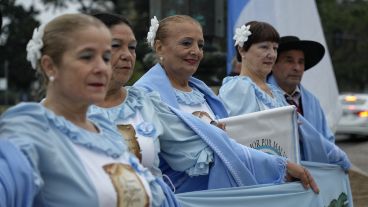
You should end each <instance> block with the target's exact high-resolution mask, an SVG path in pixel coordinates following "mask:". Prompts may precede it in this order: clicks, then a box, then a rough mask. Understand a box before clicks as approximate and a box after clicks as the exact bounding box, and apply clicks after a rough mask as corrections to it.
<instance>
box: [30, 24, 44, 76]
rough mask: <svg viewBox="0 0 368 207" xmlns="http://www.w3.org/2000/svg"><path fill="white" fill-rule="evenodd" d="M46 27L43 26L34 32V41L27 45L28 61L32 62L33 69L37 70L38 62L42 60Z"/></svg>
mask: <svg viewBox="0 0 368 207" xmlns="http://www.w3.org/2000/svg"><path fill="white" fill-rule="evenodd" d="M44 29H45V25H41V26H40V27H38V28H35V29H34V30H33V36H32V39H31V40H29V42H28V44H27V60H28V61H29V62H31V64H32V68H33V69H35V70H36V68H37V61H38V60H39V59H40V58H41V49H42V47H43V41H42V38H43V34H44Z"/></svg>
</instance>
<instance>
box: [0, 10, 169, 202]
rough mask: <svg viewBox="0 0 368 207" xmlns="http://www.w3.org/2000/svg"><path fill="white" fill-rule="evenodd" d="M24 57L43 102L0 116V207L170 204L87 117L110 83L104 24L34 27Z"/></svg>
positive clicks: (110, 128)
mask: <svg viewBox="0 0 368 207" xmlns="http://www.w3.org/2000/svg"><path fill="white" fill-rule="evenodd" d="M27 52H28V54H27V59H28V60H29V61H30V62H31V64H32V67H33V68H34V69H36V70H37V72H38V73H40V75H41V76H42V78H43V80H44V81H45V86H46V97H45V99H44V100H43V101H42V102H41V103H21V104H18V105H17V106H14V107H12V108H10V109H9V110H7V111H6V112H5V113H4V114H3V115H2V117H1V121H0V137H1V139H3V140H4V141H3V140H2V141H1V142H0V150H1V152H0V166H1V172H0V181H1V182H0V198H1V199H0V206H7V207H12V206H23V207H24V206H91V207H93V206H96V207H97V206H134V207H135V206H142V207H146V206H173V205H171V203H172V201H171V199H172V198H171V197H170V196H169V197H168V196H166V195H170V193H171V191H170V189H168V188H167V187H165V186H166V185H165V184H164V183H163V182H162V181H161V180H158V179H156V177H154V176H153V175H152V174H151V173H150V171H149V170H148V169H146V168H144V167H143V166H142V165H141V164H140V163H139V161H138V159H137V158H136V157H135V156H133V155H132V154H131V153H129V150H128V148H127V146H126V145H125V142H124V141H123V139H124V138H123V137H122V136H121V134H120V133H119V132H118V131H117V129H116V127H115V126H114V125H112V124H111V122H110V121H108V120H107V119H105V118H103V117H101V116H97V115H94V116H90V117H87V110H88V107H89V106H90V105H91V104H94V103H98V102H101V101H103V100H104V98H105V95H106V92H107V88H108V83H109V81H110V78H111V68H110V58H111V34H110V31H109V30H108V29H107V28H106V26H105V25H104V24H103V23H102V22H100V21H99V20H98V19H96V18H94V17H91V16H88V15H83V14H66V15H62V16H59V17H57V18H55V19H53V20H52V21H50V22H49V23H48V24H47V25H45V26H41V27H40V28H38V30H37V29H36V30H35V32H34V34H33V37H32V39H31V40H30V42H29V44H28V45H27ZM5 140H6V141H5ZM4 146H7V150H8V151H6V150H2V147H4ZM20 152H21V153H22V154H20ZM10 153H11V154H14V155H15V157H14V158H12V159H14V161H12V162H9V159H10V158H9V154H10ZM167 193H168V194H167Z"/></svg>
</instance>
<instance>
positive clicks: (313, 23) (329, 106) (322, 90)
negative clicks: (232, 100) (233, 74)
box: [227, 0, 342, 131]
mask: <svg viewBox="0 0 368 207" xmlns="http://www.w3.org/2000/svg"><path fill="white" fill-rule="evenodd" d="M227 2H228V5H227V6H228V22H227V72H228V73H230V71H231V60H232V58H233V57H234V55H235V48H234V40H233V36H234V31H235V29H236V28H237V27H240V26H241V25H243V24H245V23H247V22H249V21H251V20H257V21H264V22H267V23H269V24H271V25H272V26H274V27H275V28H276V30H277V31H278V32H279V33H280V36H286V35H294V36H297V37H299V38H300V39H302V40H313V41H317V42H320V43H321V44H322V45H324V46H325V48H326V54H325V56H324V57H323V59H322V60H321V62H319V63H318V64H317V65H316V66H314V67H313V68H312V69H311V70H308V71H307V72H306V73H305V74H304V77H303V80H302V84H303V85H304V86H305V87H306V88H307V89H308V90H310V91H311V92H312V93H313V94H314V95H315V96H316V97H317V98H318V99H319V101H320V102H321V105H322V108H323V110H324V112H325V114H326V118H327V122H328V124H329V126H330V128H331V129H332V131H335V130H336V129H335V127H336V125H337V122H338V120H339V119H340V116H341V113H342V111H341V107H340V105H339V104H336V103H338V88H337V84H336V79H335V74H334V71H333V68H332V64H331V58H330V53H329V51H328V47H327V44H326V40H325V38H324V34H323V30H322V25H321V21H320V18H319V14H318V10H317V6H316V3H315V1H313V0H228V1H227Z"/></svg>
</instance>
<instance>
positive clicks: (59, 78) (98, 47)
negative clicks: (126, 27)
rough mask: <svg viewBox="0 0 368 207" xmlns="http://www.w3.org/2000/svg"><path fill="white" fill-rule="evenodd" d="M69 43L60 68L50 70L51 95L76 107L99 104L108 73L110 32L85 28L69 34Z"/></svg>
mask: <svg viewBox="0 0 368 207" xmlns="http://www.w3.org/2000/svg"><path fill="white" fill-rule="evenodd" d="M70 39H71V41H70V42H69V43H68V44H69V46H68V49H67V50H66V51H65V52H64V53H63V55H62V58H61V62H60V64H58V65H54V67H55V68H54V70H52V73H53V74H52V75H53V76H54V77H55V80H54V81H53V82H51V83H49V86H50V85H51V86H50V87H49V89H51V90H52V91H51V93H53V94H57V97H59V98H60V99H66V100H69V101H74V102H75V103H78V104H79V103H80V104H84V103H87V104H93V103H96V102H100V101H103V100H104V98H105V95H106V92H107V88H108V83H109V80H110V78H111V73H112V72H111V65H110V59H111V34H110V32H109V31H108V29H106V28H104V27H96V26H89V27H86V28H84V29H83V30H80V31H76V32H74V33H72V34H71V35H70ZM60 101H62V100H60Z"/></svg>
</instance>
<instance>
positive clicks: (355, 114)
mask: <svg viewBox="0 0 368 207" xmlns="http://www.w3.org/2000/svg"><path fill="white" fill-rule="evenodd" d="M339 100H340V103H341V105H342V108H343V114H342V117H341V119H340V121H339V123H338V125H337V133H338V134H349V135H365V136H368V94H343V95H340V96H339Z"/></svg>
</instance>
